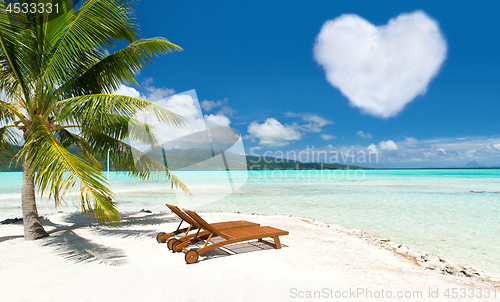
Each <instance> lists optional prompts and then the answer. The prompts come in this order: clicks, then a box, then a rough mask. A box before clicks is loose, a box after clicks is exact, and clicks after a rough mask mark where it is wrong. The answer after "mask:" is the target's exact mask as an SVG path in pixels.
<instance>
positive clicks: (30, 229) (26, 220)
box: [22, 165, 49, 240]
mask: <svg viewBox="0 0 500 302" xmlns="http://www.w3.org/2000/svg"><path fill="white" fill-rule="evenodd" d="M26 170H27V169H26V167H25V166H24V165H23V188H22V204H23V224H24V239H26V240H36V239H40V238H43V237H47V236H49V234H48V233H47V232H46V231H45V229H44V228H43V226H42V223H41V222H40V218H39V217H38V210H37V209H36V200H35V177H34V175H32V174H31V173H29V172H28V171H26Z"/></svg>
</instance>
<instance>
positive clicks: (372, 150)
mask: <svg viewBox="0 0 500 302" xmlns="http://www.w3.org/2000/svg"><path fill="white" fill-rule="evenodd" d="M366 150H367V151H368V152H370V153H378V150H377V146H375V144H370V145H369V146H368V147H367V148H366Z"/></svg>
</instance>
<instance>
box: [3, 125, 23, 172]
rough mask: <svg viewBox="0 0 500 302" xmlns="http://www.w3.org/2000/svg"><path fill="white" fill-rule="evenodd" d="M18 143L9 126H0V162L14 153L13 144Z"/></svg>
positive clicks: (7, 159)
mask: <svg viewBox="0 0 500 302" xmlns="http://www.w3.org/2000/svg"><path fill="white" fill-rule="evenodd" d="M18 144H19V141H18V140H17V136H16V134H15V132H14V130H13V129H12V128H11V126H4V127H1V128H0V163H5V162H7V161H9V160H11V159H12V158H13V157H14V156H15V155H16V151H15V150H14V148H13V146H15V145H18Z"/></svg>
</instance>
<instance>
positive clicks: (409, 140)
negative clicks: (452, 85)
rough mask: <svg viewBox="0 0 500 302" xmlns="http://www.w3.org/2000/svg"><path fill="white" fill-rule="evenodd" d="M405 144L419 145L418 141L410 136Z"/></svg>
mask: <svg viewBox="0 0 500 302" xmlns="http://www.w3.org/2000/svg"><path fill="white" fill-rule="evenodd" d="M405 143H408V144H416V143H418V139H416V138H414V137H411V136H408V137H406V138H405Z"/></svg>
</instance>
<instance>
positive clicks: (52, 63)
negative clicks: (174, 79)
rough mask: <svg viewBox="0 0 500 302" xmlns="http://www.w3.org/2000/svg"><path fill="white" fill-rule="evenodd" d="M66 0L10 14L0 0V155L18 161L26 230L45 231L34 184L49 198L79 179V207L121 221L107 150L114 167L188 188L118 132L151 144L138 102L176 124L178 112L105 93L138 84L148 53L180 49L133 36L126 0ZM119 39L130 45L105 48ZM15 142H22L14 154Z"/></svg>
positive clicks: (62, 194) (58, 197) (152, 135)
mask: <svg viewBox="0 0 500 302" xmlns="http://www.w3.org/2000/svg"><path fill="white" fill-rule="evenodd" d="M46 1H47V0H33V2H35V3H38V2H44V3H45V2H46ZM71 5H72V1H71V0H61V1H60V10H61V12H60V14H59V15H58V17H57V18H51V17H50V16H49V15H48V14H47V13H36V14H31V13H26V14H24V13H19V14H14V15H12V14H11V15H8V14H7V12H6V10H5V8H6V1H4V0H0V159H6V158H12V156H13V155H15V157H16V159H17V160H18V161H20V162H22V164H23V171H24V172H23V175H24V176H23V193H22V202H23V217H24V224H25V238H28V239H36V238H39V237H43V236H47V235H48V234H47V233H46V232H45V231H44V230H43V228H42V227H41V225H40V222H39V219H38V214H37V211H36V202H35V186H36V188H38V190H39V191H40V192H41V193H42V194H48V195H49V198H51V199H53V200H54V201H55V204H56V206H58V205H60V204H62V203H64V202H65V198H66V197H67V196H68V193H69V192H73V191H74V188H79V193H78V196H79V204H80V207H81V210H82V212H85V213H88V214H89V215H91V216H92V217H94V218H96V219H97V220H98V221H100V222H111V223H118V222H119V221H120V214H119V212H118V210H117V207H116V203H114V202H113V199H112V197H113V193H112V192H111V190H110V187H109V184H108V181H107V179H106V178H105V177H104V175H103V173H102V172H101V169H102V164H101V163H102V162H103V161H104V158H105V157H106V156H107V154H108V152H109V155H110V160H111V162H112V163H113V165H114V167H115V168H116V169H119V170H124V171H129V174H130V176H133V177H139V178H141V179H147V178H150V177H156V176H160V175H165V176H166V179H167V181H169V182H170V183H171V185H172V187H177V188H181V189H183V190H185V191H188V190H187V188H186V186H185V185H184V184H183V183H182V181H181V180H180V179H178V178H177V177H176V176H175V175H174V174H173V173H171V172H170V171H169V170H168V169H167V168H166V167H165V166H164V165H163V164H162V163H159V162H158V161H156V160H154V159H153V158H151V157H150V156H148V155H147V154H144V153H142V152H140V151H139V150H137V149H134V148H133V147H132V146H131V145H129V144H127V143H126V142H125V141H124V140H126V139H130V140H137V141H141V142H143V143H146V144H149V145H151V146H152V147H154V146H156V145H157V144H158V142H157V141H158V138H157V134H156V132H155V130H156V129H155V127H153V126H152V125H149V124H147V123H144V122H141V121H140V120H139V119H138V118H137V117H138V116H139V115H140V114H142V113H143V112H148V113H151V114H152V115H153V116H154V117H156V119H157V120H158V121H160V122H162V123H166V124H169V125H171V126H172V127H174V128H175V127H181V126H183V125H184V124H185V123H186V121H185V119H184V118H182V117H181V116H179V115H177V114H176V113H174V112H171V111H169V110H166V109H165V108H162V107H160V106H158V105H156V104H153V103H151V102H147V101H145V100H142V99H138V98H133V97H129V96H123V95H116V94H112V93H113V92H114V91H116V90H117V88H118V87H120V85H121V84H123V83H135V84H137V83H136V81H135V79H134V75H135V74H137V73H138V72H139V71H140V70H142V69H144V68H145V67H146V66H147V65H148V64H150V63H151V62H152V60H153V59H154V58H156V57H158V56H160V55H163V54H167V53H171V52H174V51H181V50H182V49H181V48H180V47H179V46H177V45H176V44H174V43H172V42H170V41H168V40H167V39H165V38H149V39H139V36H138V33H137V29H138V25H137V24H136V23H135V18H134V12H133V9H132V5H131V2H130V1H126V0H87V1H86V2H85V3H83V4H82V5H81V7H80V9H78V11H75V10H73V9H72V7H71ZM124 41H127V42H128V43H129V45H128V46H126V47H124V48H122V49H120V50H118V51H116V52H114V53H111V54H108V52H107V49H113V48H114V47H115V46H116V45H117V43H118V42H124ZM138 129H141V130H140V131H139V130H138ZM15 145H21V147H22V148H21V149H20V151H19V152H18V153H17V154H14V153H15V149H14V148H13V146H15ZM68 148H76V150H77V154H73V153H71V152H70V151H68ZM37 225H38V227H37Z"/></svg>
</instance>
